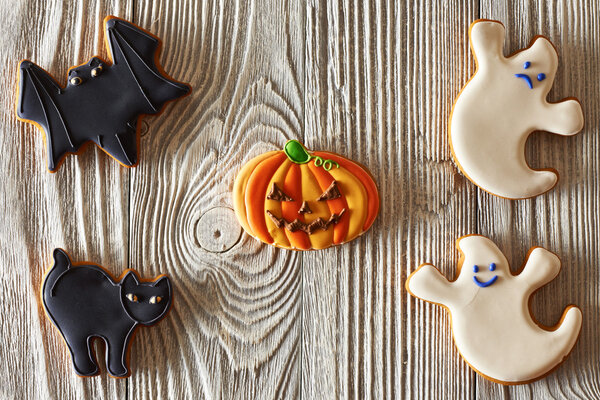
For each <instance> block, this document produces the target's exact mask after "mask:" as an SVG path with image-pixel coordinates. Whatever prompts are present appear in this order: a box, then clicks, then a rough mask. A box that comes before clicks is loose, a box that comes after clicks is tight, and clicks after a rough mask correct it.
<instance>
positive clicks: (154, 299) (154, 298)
mask: <svg viewBox="0 0 600 400" xmlns="http://www.w3.org/2000/svg"><path fill="white" fill-rule="evenodd" d="M161 300H162V297H160V296H152V297H150V300H149V301H148V303H150V304H156V303H160V301H161Z"/></svg>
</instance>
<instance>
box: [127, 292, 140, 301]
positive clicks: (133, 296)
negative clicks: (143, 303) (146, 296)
mask: <svg viewBox="0 0 600 400" xmlns="http://www.w3.org/2000/svg"><path fill="white" fill-rule="evenodd" d="M125 297H127V300H129V301H131V302H133V303H137V302H138V298H137V296H136V295H135V294H133V293H127V295H126V296H125Z"/></svg>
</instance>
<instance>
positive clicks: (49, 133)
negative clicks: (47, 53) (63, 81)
mask: <svg viewBox="0 0 600 400" xmlns="http://www.w3.org/2000/svg"><path fill="white" fill-rule="evenodd" d="M19 67H20V68H19V69H20V78H19V98H18V103H17V116H18V117H19V118H20V119H22V120H26V121H28V122H33V123H34V124H36V125H37V126H38V127H40V128H41V129H42V130H43V131H44V135H45V139H46V147H47V152H48V169H49V170H50V171H56V169H57V168H58V163H59V161H60V158H61V157H62V156H63V155H64V154H65V153H67V152H75V151H76V150H77V149H76V148H75V145H74V142H73V137H72V135H71V133H70V132H69V128H68V125H67V122H66V120H65V117H64V116H63V113H62V112H61V110H60V104H59V103H58V100H57V96H59V95H60V94H61V93H62V88H61V87H60V86H59V85H58V84H57V83H56V81H55V80H54V79H53V78H52V77H51V76H50V75H49V74H48V73H47V72H46V71H44V70H43V69H42V68H40V67H38V66H37V65H35V64H34V63H32V62H31V61H27V60H25V61H22V62H21V64H20V66H19Z"/></svg>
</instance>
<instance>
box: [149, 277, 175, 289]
mask: <svg viewBox="0 0 600 400" xmlns="http://www.w3.org/2000/svg"><path fill="white" fill-rule="evenodd" d="M152 286H154V287H155V288H160V289H164V290H169V289H170V288H171V281H170V280H169V277H168V276H163V277H162V278H160V279H159V280H157V281H155V282H154V284H153V285H152Z"/></svg>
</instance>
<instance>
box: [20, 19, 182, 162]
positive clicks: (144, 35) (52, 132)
mask: <svg viewBox="0 0 600 400" xmlns="http://www.w3.org/2000/svg"><path fill="white" fill-rule="evenodd" d="M104 30H105V43H106V47H107V48H108V51H109V54H110V62H108V61H104V60H102V59H101V58H99V57H92V59H91V60H90V61H88V62H86V63H84V64H81V65H78V66H75V67H71V68H70V69H69V72H68V74H67V85H66V87H61V86H60V85H59V84H58V83H57V82H56V80H55V79H54V78H53V77H52V76H51V75H50V74H48V73H47V72H46V71H44V70H43V69H42V68H40V67H39V66H37V65H36V64H34V63H33V62H31V61H28V60H24V61H22V62H21V64H20V66H19V70H20V71H19V83H18V85H17V90H18V93H17V104H16V112H17V117H18V118H19V119H20V120H21V121H24V122H29V123H32V124H34V125H35V126H37V127H38V128H39V129H41V130H42V131H43V132H44V138H45V145H46V149H47V157H48V170H50V172H56V170H58V168H59V167H60V165H61V163H62V162H63V160H64V158H65V157H66V155H67V154H70V153H79V152H81V151H83V150H84V148H85V145H86V144H88V143H95V144H96V145H97V146H98V147H100V148H101V149H102V150H103V151H104V152H106V153H107V154H108V155H109V156H111V157H113V158H114V159H115V160H117V161H118V162H119V163H121V164H122V165H124V166H126V167H133V166H136V165H137V163H138V149H139V138H140V135H139V132H140V126H141V124H140V123H139V122H140V118H141V117H142V116H143V115H146V114H158V113H160V111H161V109H162V107H163V106H164V104H165V103H167V102H168V101H171V100H175V99H177V98H179V97H182V96H185V95H187V94H188V93H190V91H191V88H190V87H189V86H188V85H187V84H184V83H181V82H178V81H175V80H173V79H172V78H170V77H169V76H168V75H167V74H166V73H165V72H164V71H163V69H162V67H161V66H160V64H159V63H158V54H159V53H160V48H161V42H160V39H159V38H157V37H156V36H154V35H152V34H151V33H149V32H147V31H145V30H144V29H142V28H140V27H138V26H136V25H134V24H132V23H130V22H127V21H124V20H122V19H119V18H116V17H113V16H109V17H106V19H105V20H104Z"/></svg>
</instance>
